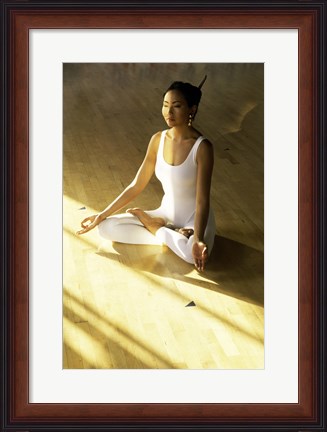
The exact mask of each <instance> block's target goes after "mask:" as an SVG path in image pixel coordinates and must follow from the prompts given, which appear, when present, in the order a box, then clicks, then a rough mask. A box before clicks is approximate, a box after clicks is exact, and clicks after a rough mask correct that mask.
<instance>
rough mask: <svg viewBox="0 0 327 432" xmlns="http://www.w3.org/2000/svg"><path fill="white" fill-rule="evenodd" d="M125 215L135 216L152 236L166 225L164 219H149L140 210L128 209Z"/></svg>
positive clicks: (149, 217)
mask: <svg viewBox="0 0 327 432" xmlns="http://www.w3.org/2000/svg"><path fill="white" fill-rule="evenodd" d="M126 213H130V214H132V215H134V216H136V217H137V218H138V219H139V220H140V221H141V222H142V224H143V225H144V226H145V228H146V229H147V230H148V231H150V233H152V234H155V233H156V232H157V231H158V229H159V228H162V227H163V226H165V225H166V221H165V219H163V218H160V217H151V216H149V215H148V214H147V213H145V211H143V210H141V209H140V208H130V209H128V210H126Z"/></svg>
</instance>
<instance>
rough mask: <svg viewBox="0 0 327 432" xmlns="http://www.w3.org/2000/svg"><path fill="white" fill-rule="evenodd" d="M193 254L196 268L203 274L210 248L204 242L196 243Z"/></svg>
mask: <svg viewBox="0 0 327 432" xmlns="http://www.w3.org/2000/svg"><path fill="white" fill-rule="evenodd" d="M192 254H193V259H194V265H195V268H196V269H197V270H198V271H200V272H202V271H203V270H204V267H205V264H206V262H207V260H208V247H207V245H206V244H205V243H203V242H200V241H198V242H194V243H193V247H192Z"/></svg>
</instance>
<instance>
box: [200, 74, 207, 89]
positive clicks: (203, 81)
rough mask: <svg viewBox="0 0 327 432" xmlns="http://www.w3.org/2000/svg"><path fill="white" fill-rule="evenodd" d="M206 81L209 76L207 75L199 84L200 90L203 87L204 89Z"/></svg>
mask: <svg viewBox="0 0 327 432" xmlns="http://www.w3.org/2000/svg"><path fill="white" fill-rule="evenodd" d="M206 79H207V75H205V76H204V78H203V80H202V81H201V82H200V84H199V86H198V88H199V89H201V87H202V86H203V84H204V83H205V81H206Z"/></svg>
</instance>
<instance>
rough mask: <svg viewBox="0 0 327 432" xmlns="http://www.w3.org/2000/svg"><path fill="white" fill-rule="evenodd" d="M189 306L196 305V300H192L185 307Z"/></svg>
mask: <svg viewBox="0 0 327 432" xmlns="http://www.w3.org/2000/svg"><path fill="white" fill-rule="evenodd" d="M189 306H196V304H195V303H194V301H191V302H190V303H189V304H187V305H186V306H185V307H189Z"/></svg>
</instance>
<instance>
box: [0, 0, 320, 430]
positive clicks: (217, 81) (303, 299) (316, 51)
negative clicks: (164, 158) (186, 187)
mask: <svg viewBox="0 0 327 432" xmlns="http://www.w3.org/2000/svg"><path fill="white" fill-rule="evenodd" d="M1 8H2V17H3V26H2V28H3V32H2V33H3V34H2V36H3V38H2V40H3V44H2V53H3V59H4V62H3V68H2V78H3V80H2V90H3V96H4V97H3V98H2V100H3V104H2V117H1V121H2V130H3V133H2V138H3V146H2V172H3V176H2V180H3V182H2V189H1V193H2V203H3V205H2V218H3V221H4V229H3V230H2V274H3V277H2V283H3V290H2V302H1V304H2V317H3V320H2V324H3V325H2V332H1V337H2V356H1V362H2V364H1V373H2V378H3V379H2V382H3V384H2V386H3V387H2V394H3V395H4V398H3V401H2V404H1V410H2V419H3V420H2V425H1V426H2V429H3V430H7V429H15V430H20V429H22V430H23V429H24V430H29V431H34V430H35V431H36V430H39V429H40V428H41V429H42V430H47V429H52V430H69V429H75V430H98V429H99V430H100V429H105V430H144V429H149V430H174V429H179V430H210V429H212V430H213V429H214V430H226V429H230V430H233V431H241V430H249V431H250V430H254V429H256V430H267V431H268V430H269V431H274V430H276V431H277V430H279V431H281V430H285V431H286V430H290V429H292V430H293V429H294V430H317V431H318V430H325V428H326V423H325V422H326V420H325V418H326V415H325V407H324V400H325V397H326V388H325V383H324V380H323V377H324V374H325V371H326V366H325V364H326V358H325V309H326V308H325V306H326V302H325V295H324V290H323V288H324V281H325V265H324V256H325V255H324V252H325V219H326V218H325V189H324V188H325V186H324V176H325V172H326V154H325V149H324V145H323V144H324V142H325V140H326V135H325V128H324V121H325V120H324V113H325V104H326V92H325V74H326V69H325V59H326V51H325V50H326V47H325V43H324V40H325V39H326V22H325V17H326V2H325V1H322V0H320V1H316V2H314V3H311V2H310V3H307V2H302V1H301V2H300V1H299V2H298V1H287V2H284V3H283V5H282V6H281V5H279V4H276V3H274V2H273V1H268V0H266V1H264V0H262V1H260V2H250V1H249V2H248V1H245V2H242V3H241V4H239V3H237V2H228V3H225V2H221V1H219V0H212V1H208V2H206V3H201V2H191V1H182V2H179V3H178V4H174V3H166V2H161V1H159V2H150V3H149V2H134V3H133V4H131V3H128V2H125V1H117V2H115V3H113V2H109V1H102V2H99V3H92V2H89V1H84V2H83V1H76V2H74V3H68V2H66V1H60V2H57V3H56V5H53V4H49V3H47V2H46V1H39V2H37V3H32V2H24V4H20V3H12V2H11V1H7V2H6V1H3V2H2V4H1ZM149 41H152V43H148V42H149ZM174 75H175V76H176V75H181V76H184V77H185V80H189V81H192V77H193V76H194V82H196V83H200V81H201V80H202V79H203V76H204V75H207V82H206V83H205V84H204V85H207V93H205V87H203V99H202V101H203V105H201V108H200V109H199V113H198V114H197V119H196V121H198V122H199V123H200V122H201V123H202V124H203V125H205V126H206V129H207V130H208V132H207V133H208V137H209V138H210V141H212V142H213V146H214V151H215V159H216V160H218V161H219V163H220V165H218V168H219V166H220V169H221V171H220V172H219V171H217V175H216V174H214V177H213V183H212V184H213V188H215V187H216V188H217V190H218V192H217V195H215V198H214V201H215V203H216V204H215V205H216V208H217V209H219V210H220V214H221V218H220V223H221V224H220V226H219V224H218V228H217V232H216V234H217V235H218V243H217V255H215V261H211V262H210V261H209V264H208V268H207V273H205V272H204V273H203V274H200V276H199V275H198V274H196V272H195V270H192V272H193V273H191V271H190V270H188V268H186V267H185V270H184V267H183V264H180V265H176V264H175V262H176V261H175V260H174V259H172V258H171V255H169V253H166V252H165V253H163V254H162V255H160V256H161V257H162V256H163V258H160V259H158V257H157V255H158V254H154V253H152V252H151V253H149V252H148V249H147V250H145V249H137V248H136V246H135V245H134V246H133V247H132V248H131V249H130V251H131V250H134V252H133V253H134V258H133V260H134V261H133V260H132V258H131V255H124V254H125V252H126V250H127V249H124V248H123V247H122V246H119V245H116V246H115V245H114V246H110V248H109V249H103V248H102V246H101V248H98V244H97V243H96V242H95V241H94V239H93V237H92V235H93V234H89V236H88V237H87V235H85V236H83V237H81V239H80V238H79V239H78V240H77V237H76V236H75V233H74V227H75V224H76V223H77V221H79V220H80V219H82V218H84V217H87V216H89V214H88V213H87V211H91V210H94V211H96V212H98V211H99V210H100V208H99V207H100V206H101V204H100V203H101V202H102V201H100V200H102V199H103V198H99V199H96V198H95V197H97V196H98V195H96V194H97V193H99V189H102V191H103V193H104V194H105V195H106V196H111V194H113V193H115V194H116V192H113V191H116V189H115V187H116V185H117V184H118V185H120V186H121V187H122V188H125V187H126V186H127V185H128V182H129V181H130V179H131V178H130V177H129V176H130V171H131V170H132V169H133V168H135V167H137V164H139V163H141V161H142V157H143V156H142V155H143V154H144V153H145V151H146V146H145V147H144V144H143V142H144V137H145V136H146V134H145V131H147V129H148V131H147V133H148V132H149V133H151V132H150V131H151V130H152V127H153V125H154V126H155V128H156V130H158V129H160V128H163V127H164V126H162V124H160V123H159V121H158V123H156V121H157V120H155V119H156V116H154V117H152V114H151V115H150V114H146V113H147V110H148V108H149V107H151V108H150V110H149V112H152V110H153V111H155V110H157V111H159V114H161V104H162V100H161V99H162V94H163V93H164V91H165V90H166V89H167V87H168V85H169V84H170V81H173V79H174ZM170 77H173V79H172V80H170ZM161 81H163V82H162V83H161ZM237 81H239V82H240V83H241V85H240V86H239V87H235V88H234V89H233V83H235V82H237ZM242 92H243V93H242ZM242 95H243V96H244V97H243V100H242ZM154 96H155V97H154ZM218 96H219V98H218V101H219V103H218V104H215V102H216V101H215V100H214V98H215V97H216V98H217V97H218ZM155 99H157V100H158V102H159V103H158V105H156V104H157V102H156V101H155ZM226 101H227V103H226ZM201 103H202V102H201ZM206 104H207V105H206ZM224 104H225V105H224ZM202 106H203V109H202ZM201 110H202V111H201ZM219 110H220V111H219ZM226 113H229V114H230V113H232V115H231V116H230V117H228V116H225V115H226ZM201 116H202V117H201ZM224 116H225V117H224ZM230 119H232V120H233V121H231V120H230ZM139 124H143V125H144V126H142V128H143V130H142V131H140V129H139V128H138V125H139ZM124 125H125V126H124ZM132 125H134V126H133V127H132ZM253 130H257V131H258V130H259V132H258V134H259V135H260V137H261V138H260V139H258V142H261V143H262V146H261V147H260V146H259V147H258V146H257V147H256V146H255V144H254V143H255V137H254V136H253V135H251V133H253ZM153 132H154V131H153ZM147 136H148V135H147ZM218 138H219V139H218ZM130 141H133V143H135V145H134V147H130V148H129V150H126V148H123V145H122V144H120V143H126V144H125V146H127V145H128V144H127V143H129V142H130ZM118 142H119V144H118ZM141 143H142V144H141ZM240 143H241V144H242V145H243V146H242V145H241V144H240ZM110 152H111V153H110ZM82 153H83V154H82ZM251 158H257V160H259V161H261V162H262V163H261V162H260V163H261V165H260V164H256V165H255V168H254V166H253V165H252V160H253V159H251ZM85 161H86V162H85ZM132 161H136V163H133V162H132ZM240 161H243V162H242V163H240ZM225 162H226V164H225ZM224 164H225V165H224ZM258 166H259V168H258ZM255 169H257V172H255ZM224 170H225V172H224ZM242 170H243V171H242ZM240 173H242V176H241V175H240ZM224 174H225V177H224V176H223V175H224ZM93 175H94V177H93ZM215 175H216V177H215ZM263 178H264V182H263ZM104 179H106V180H105V181H104ZM217 179H218V180H219V181H217ZM251 182H252V183H251ZM80 185H83V187H82V188H80ZM99 185H100V188H99ZM248 185H250V186H248ZM150 187H151V193H149V194H148V195H144V198H142V199H143V201H142V200H141V201H140V203H139V204H138V205H140V206H145V208H147V205H148V204H149V203H150V204H151V205H152V202H153V201H152V200H153V197H154V196H156V194H157V192H158V191H159V189H158V188H157V186H156V185H154V184H150ZM219 187H220V188H221V189H220V190H219ZM233 187H234V189H233ZM236 187H238V188H239V189H238V193H237V194H236V195H233V190H235V188H236ZM263 189H264V190H263ZM214 193H216V192H215V191H214ZM224 193H225V195H224ZM251 194H252V195H251ZM245 196H247V197H250V198H249V199H248V200H245V198H244V197H245ZM216 197H217V198H216ZM113 198H114V196H112V198H111V199H113ZM243 198H244V203H243V207H242V199H243ZM263 198H264V199H263ZM104 199H105V198H104ZM238 201H240V202H241V204H240V202H238ZM263 203H264V205H263ZM263 210H264V211H263ZM224 212H225V213H224ZM218 214H219V212H218V213H217V215H218ZM240 215H242V216H241V217H240ZM263 215H264V219H263ZM233 218H235V219H237V220H238V221H239V222H240V223H242V224H243V225H237V223H236V222H235V223H234V221H233ZM216 219H217V218H216ZM240 226H242V227H243V228H242V229H241V228H240ZM263 226H264V231H263ZM77 229H78V227H76V230H77ZM226 232H228V233H229V236H227V235H226ZM263 233H264V235H263ZM181 235H182V234H181ZM251 236H252V237H251ZM263 237H264V242H263ZM245 238H246V239H249V238H251V239H256V240H253V243H251V244H249V243H248V242H247V241H245V240H244V239H245ZM242 239H243V240H244V241H242ZM78 242H79V243H78ZM235 244H240V245H243V246H242V248H241V249H235ZM81 245H82V246H81ZM230 245H232V246H233V248H231V246H230ZM156 247H157V246H156ZM160 247H161V246H160ZM74 248H75V249H74ZM133 248H134V249H133ZM263 248H264V255H263ZM235 250H238V251H239V254H238V255H237V254H236V255H235V254H234V251H235ZM219 251H220V254H219ZM222 252H223V253H222ZM128 253H131V252H128ZM215 253H216V252H215ZM126 256H127V258H126ZM169 260H170V261H169ZM132 261H133V265H135V263H136V264H137V265H136V266H135V267H133V265H130V263H131V262H132ZM237 262H238V264H239V265H238V268H237ZM171 263H173V264H171ZM213 263H214V264H213ZM244 263H246V265H247V267H246V271H247V272H250V273H251V275H252V279H249V280H246V274H248V273H245V272H243V271H242V268H243V267H242V265H245V264H244ZM114 264H115V265H116V266H119V268H120V270H121V274H120V275H118V273H117V272H116V279H115V276H114V275H115V272H113V273H104V272H102V266H106V267H109V268H110V266H113V265H114ZM128 265H129V267H128ZM146 265H148V266H150V267H151V271H149V267H145V266H146ZM97 266H99V267H97ZM210 266H211V267H210ZM117 268H118V267H117ZM263 268H264V273H263ZM226 269H227V270H228V271H227V270H226ZM240 269H241V270H240ZM91 270H92V271H93V274H94V275H96V277H97V281H99V280H101V281H103V280H106V285H103V283H102V282H101V281H100V282H99V283H98V282H94V281H91V282H90V283H89V282H87V283H86V282H85V281H86V280H87V277H88V274H89V273H88V272H90V271H91ZM137 271H139V272H140V273H142V275H143V276H144V275H145V276H144V280H142V283H140V284H138V282H137V280H138V279H137V277H138V275H139V274H138V273H137ZM168 271H169V273H167V272H168ZM128 272H130V276H129V277H130V280H131V281H132V282H131V285H129V286H128V287H127V284H126V283H125V282H124V277H127V274H128ZM77 275H78V277H77ZM108 275H109V277H112V280H111V281H110V282H108V281H107V279H108ZM111 275H113V276H111ZM217 275H218V276H217ZM231 275H232V276H231ZM158 278H161V279H160V280H162V279H164V280H165V282H164V284H163V285H162V286H159V282H158V280H159V279H158ZM224 278H225V279H224ZM228 278H230V279H228ZM231 278H232V279H231ZM233 278H234V279H233ZM263 278H264V288H263ZM226 280H227V281H230V283H229V284H227V283H226ZM122 281H123V282H122ZM240 281H241V286H242V287H243V291H242V290H241V291H239V289H238V288H235V287H237V286H239V285H240ZM253 281H256V285H255V284H253V283H252V282H253ZM258 281H259V282H258ZM160 283H162V282H160ZM219 283H220V287H219ZM119 284H120V285H119ZM133 284H134V285H133ZM151 284H152V285H151ZM169 284H171V285H169ZM237 284H239V285H237ZM63 285H64V291H63ZM133 286H134V288H135V287H136V288H137V290H136V288H135V289H134V290H133V289H132V287H133ZM151 286H152V287H153V289H152V288H149V287H151ZM118 287H119V290H118V289H117V288H118ZM162 287H165V291H163V290H162ZM226 287H228V289H227V288H226ZM258 287H259V288H258ZM260 287H261V288H262V290H261V291H260V289H261V288H260ZM105 289H110V290H111V291H110V293H114V292H115V293H116V297H115V299H116V300H117V299H118V300H117V303H116V304H115V308H116V309H115V311H116V315H113V314H111V315H110V317H109V312H110V307H111V308H113V306H112V303H111V302H112V297H110V298H109V297H108V293H107V292H106V293H105V292H104V290H105ZM115 289H116V291H115ZM156 289H157V291H156ZM263 289H264V295H263ZM101 290H102V292H101ZM201 290H202V291H204V290H207V294H206V297H201V296H202V291H201ZM191 294H192V296H191ZM218 294H219V296H218ZM112 295H113V294H112ZM124 295H125V297H124ZM153 295H155V296H157V297H158V298H160V301H161V303H160V302H158V300H157V303H154V302H153V299H152V298H151V296H153ZM119 296H120V297H119ZM224 296H225V297H226V298H225V297H224ZM168 297H169V298H168ZM124 298H126V299H128V300H130V305H131V306H130V307H131V309H128V308H127V306H126V305H124ZM140 299H142V301H141V300H140ZM172 299H173V300H172ZM102 301H103V305H101V306H103V307H99V306H98V305H99V303H101V302H102ZM126 301H127V300H126ZM138 302H139V303H138ZM224 302H225V303H224ZM241 302H242V305H243V304H244V305H245V306H247V307H248V309H246V308H245V306H244V308H243V309H242V312H241V311H240V309H241V306H240V304H241ZM141 303H142V305H143V306H144V308H146V307H147V305H148V309H147V310H146V309H144V310H142V312H140V311H137V310H136V309H137V308H136V307H134V309H133V304H134V305H135V304H141ZM221 303H224V304H223V306H220V305H221ZM63 305H64V319H63V315H62V312H63ZM154 305H155V306H154ZM185 306H190V307H189V308H185ZM191 306H192V307H193V308H192V307H191ZM263 306H264V309H263ZM152 307H153V308H154V309H153V310H152V311H151V308H152ZM220 307H221V309H220ZM242 307H243V306H242ZM124 308H125V309H124ZM223 309H224V310H225V311H226V310H228V313H229V315H230V320H228V319H226V316H225V315H223V314H222V313H223ZM145 310H146V312H144V311H145ZM108 311H109V312H108ZM117 311H118V312H119V313H118V312H117ZM181 311H182V312H181ZM194 311H196V314H195V313H193V312H194ZM244 311H245V312H244ZM246 311H247V312H246ZM133 312H135V315H134V316H133ZM189 312H190V313H189ZM178 313H180V314H181V317H182V318H183V320H184V323H182V324H181V321H175V320H174V319H175V315H176V314H178ZM192 313H193V315H191V314H192ZM250 313H252V314H253V316H254V317H255V320H256V325H252V324H251V325H250V320H249V316H250ZM201 314H202V315H201ZM213 316H214V317H215V321H214V320H213ZM121 317H124V319H122V318H121ZM150 317H152V318H153V320H156V319H158V320H159V321H160V323H162V326H163V327H162V328H159V329H158V326H159V321H154V322H155V326H156V331H153V327H152V325H153V321H151V320H150ZM191 317H192V318H191ZM109 318H110V319H109ZM152 318H151V319H152ZM165 319H167V321H169V322H170V324H171V323H173V324H172V325H173V326H175V327H178V326H179V325H182V326H183V327H182V328H183V329H184V330H185V328H187V329H188V330H189V333H188V334H187V336H185V335H186V333H185V332H184V333H182V336H180V338H179V339H178V337H177V336H176V334H177V333H178V329H177V330H176V333H175V339H174V340H172V339H169V338H168V336H167V337H166V338H165V339H164V340H165V344H166V347H165V350H166V351H164V353H163V351H160V347H159V342H158V340H159V339H158V334H160V335H162V334H163V333H164V332H165V331H167V334H170V333H169V329H168V330H167V327H164V325H165V322H164V321H165ZM251 319H252V318H251ZM119 320H121V321H119ZM192 320H193V321H192ZM128 321H129V323H130V327H128V326H127V322H128ZM209 322H210V323H212V322H214V323H215V324H214V325H216V326H217V327H214V330H213V327H210V328H209V327H208V331H206V330H205V329H206V327H205V325H206V323H209ZM251 322H252V321H251ZM125 323H126V326H125ZM138 326H140V327H138ZM187 326H189V327H187ZM251 326H252V327H251ZM131 327H133V328H135V332H134V333H133V332H131ZM139 328H142V329H146V330H148V333H147V336H146V337H144V338H143V339H142V337H141V336H140V333H139V332H138V331H137V330H138V329H139ZM226 328H228V329H229V330H230V331H229V332H224V330H225V329H226ZM165 329H166V330H165ZM157 330H158V331H157ZM263 333H264V336H263ZM179 334H180V333H179ZM223 335H228V336H227V338H226V336H223ZM118 336H119V337H120V339H118V338H117V337H118ZM223 337H225V340H223ZM219 338H221V340H219ZM63 340H64V341H65V344H63V343H62V342H63ZM174 341H178V344H180V345H179V347H178V346H176V343H175V342H174ZM263 341H264V342H263ZM192 342H193V348H192V349H191V347H192ZM202 342H203V346H200V344H201V343H202ZM170 343H171V344H170ZM174 343H175V345H174ZM182 343H185V346H186V347H189V348H187V349H186V352H188V357H187V356H186V355H184V354H183V350H182ZM178 344H177V345H178ZM173 346H174V347H175V348H176V350H175V351H174V350H173V348H172V347H173ZM103 347H107V353H104V354H103V356H100V355H98V352H102V350H103ZM208 347H209V348H210V349H209V348H208ZM187 350H189V351H187ZM210 350H211V351H210ZM219 350H220V351H219ZM122 352H124V353H125V356H122V355H121V353H122ZM226 352H228V356H227V355H226ZM108 353H109V354H108ZM176 353H178V355H177V354H176ZM205 353H209V354H210V355H209V354H208V356H206V354H205ZM107 354H108V355H107ZM106 355H107V357H106ZM199 359H200V360H199ZM208 359H209V360H208ZM240 359H241V360H240ZM244 365H245V366H244Z"/></svg>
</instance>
